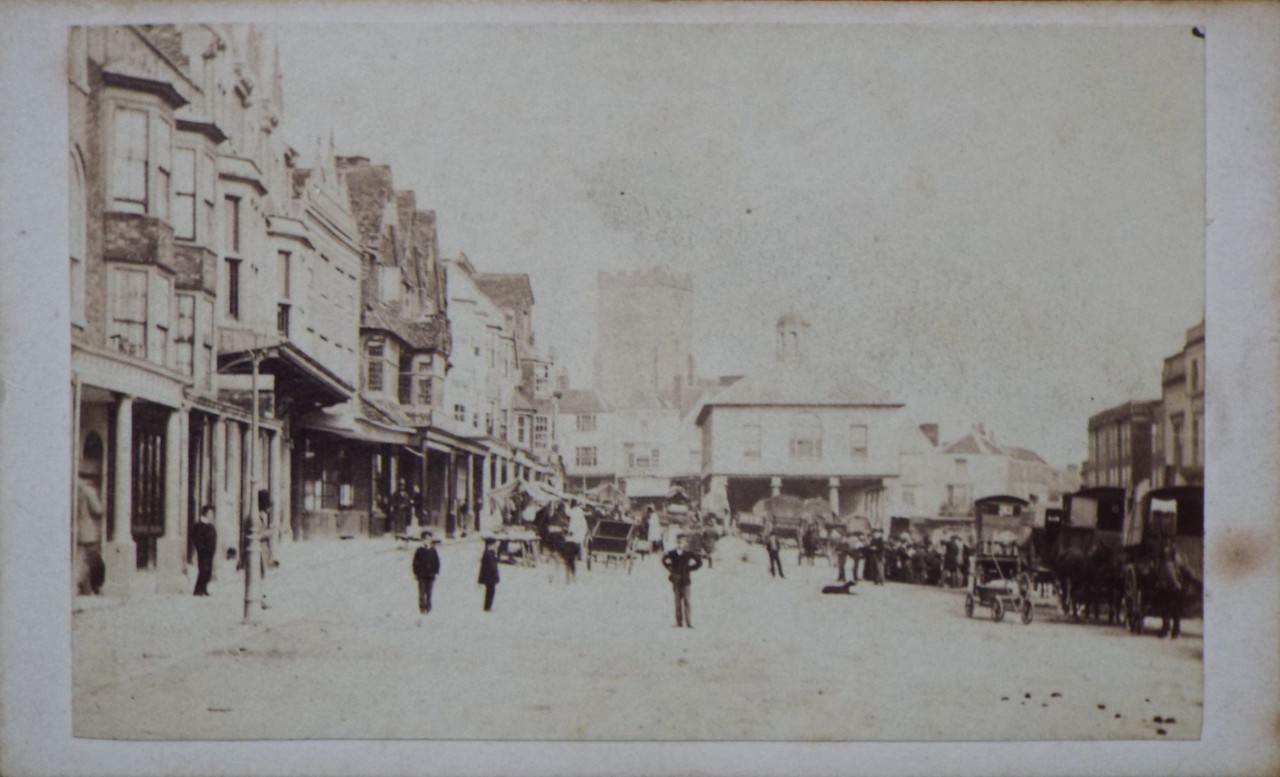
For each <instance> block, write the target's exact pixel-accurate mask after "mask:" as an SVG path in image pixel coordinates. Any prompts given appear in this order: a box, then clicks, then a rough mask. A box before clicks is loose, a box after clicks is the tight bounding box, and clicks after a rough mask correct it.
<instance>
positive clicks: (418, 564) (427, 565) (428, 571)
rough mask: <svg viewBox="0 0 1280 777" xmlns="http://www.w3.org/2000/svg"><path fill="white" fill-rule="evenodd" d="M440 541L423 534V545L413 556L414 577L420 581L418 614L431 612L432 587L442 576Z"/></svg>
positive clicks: (428, 533) (428, 534) (429, 534)
mask: <svg viewBox="0 0 1280 777" xmlns="http://www.w3.org/2000/svg"><path fill="white" fill-rule="evenodd" d="M439 544H440V540H438V539H436V538H435V537H432V536H431V533H430V532H423V534H422V545H421V546H419V548H418V549H417V550H416V551H414V554H413V576H414V577H415V578H417V580H418V612H420V613H428V612H431V587H432V586H434V585H435V583H436V575H438V574H440V553H439V552H438V551H437V550H436V546H437V545H439Z"/></svg>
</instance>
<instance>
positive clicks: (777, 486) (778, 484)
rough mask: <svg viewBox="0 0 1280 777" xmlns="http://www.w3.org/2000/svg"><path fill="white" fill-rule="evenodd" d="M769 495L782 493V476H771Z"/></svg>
mask: <svg viewBox="0 0 1280 777" xmlns="http://www.w3.org/2000/svg"><path fill="white" fill-rule="evenodd" d="M769 495H770V496H781V495H782V478H780V477H775V478H769Z"/></svg>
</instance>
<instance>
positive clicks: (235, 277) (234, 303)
mask: <svg viewBox="0 0 1280 777" xmlns="http://www.w3.org/2000/svg"><path fill="white" fill-rule="evenodd" d="M227 318H230V319H233V320H236V321H239V320H240V260H239V259H228V260H227Z"/></svg>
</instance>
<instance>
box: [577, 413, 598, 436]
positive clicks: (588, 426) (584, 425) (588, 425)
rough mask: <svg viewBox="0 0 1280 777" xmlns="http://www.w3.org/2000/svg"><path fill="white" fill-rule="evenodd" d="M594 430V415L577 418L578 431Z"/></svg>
mask: <svg viewBox="0 0 1280 777" xmlns="http://www.w3.org/2000/svg"><path fill="white" fill-rule="evenodd" d="M595 430H596V417H595V416H594V415H579V416H578V431H580V432H594V431H595Z"/></svg>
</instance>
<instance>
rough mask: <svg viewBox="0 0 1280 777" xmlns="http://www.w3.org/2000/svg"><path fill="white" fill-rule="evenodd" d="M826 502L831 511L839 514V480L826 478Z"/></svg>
mask: <svg viewBox="0 0 1280 777" xmlns="http://www.w3.org/2000/svg"><path fill="white" fill-rule="evenodd" d="M827 494H828V496H827V501H828V502H830V503H831V511H832V512H834V513H835V514H836V515H839V514H840V478H827Z"/></svg>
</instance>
